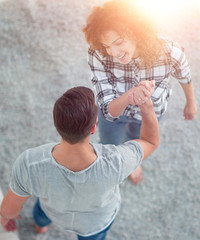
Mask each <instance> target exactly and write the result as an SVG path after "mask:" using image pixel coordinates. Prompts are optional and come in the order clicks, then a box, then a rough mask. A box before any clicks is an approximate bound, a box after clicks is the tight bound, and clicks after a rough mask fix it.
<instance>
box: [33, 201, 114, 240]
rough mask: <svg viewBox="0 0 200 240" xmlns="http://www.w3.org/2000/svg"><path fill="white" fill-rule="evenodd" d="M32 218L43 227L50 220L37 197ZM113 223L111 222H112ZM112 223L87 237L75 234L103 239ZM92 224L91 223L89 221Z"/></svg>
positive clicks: (92, 239)
mask: <svg viewBox="0 0 200 240" xmlns="http://www.w3.org/2000/svg"><path fill="white" fill-rule="evenodd" d="M33 218H34V220H35V223H36V224H37V225H38V226H39V227H45V226H48V225H49V224H50V223H51V222H52V221H51V220H50V219H49V218H48V217H47V215H46V214H45V212H44V211H43V210H42V208H41V205H40V201H39V199H37V201H36V203H35V205H34V207H33ZM112 223H113V222H112ZM112 223H111V224H110V225H109V226H108V227H107V228H106V229H104V230H103V231H101V232H99V233H97V234H94V235H92V236H89V237H82V236H79V235H77V237H78V240H104V239H105V237H106V234H107V231H108V230H109V228H110V227H111V225H112ZM91 224H92V223H91Z"/></svg>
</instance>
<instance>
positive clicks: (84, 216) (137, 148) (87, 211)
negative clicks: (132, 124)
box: [1, 81, 159, 240]
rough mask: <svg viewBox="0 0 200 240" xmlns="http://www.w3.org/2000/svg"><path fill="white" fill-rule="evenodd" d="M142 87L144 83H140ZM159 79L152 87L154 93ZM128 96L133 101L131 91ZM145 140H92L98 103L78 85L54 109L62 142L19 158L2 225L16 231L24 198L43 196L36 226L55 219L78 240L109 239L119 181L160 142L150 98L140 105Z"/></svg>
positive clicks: (39, 229)
mask: <svg viewBox="0 0 200 240" xmlns="http://www.w3.org/2000/svg"><path fill="white" fill-rule="evenodd" d="M138 88H140V89H141V88H142V87H138ZM153 88H154V81H153V83H152V84H151V85H150V86H149V92H150V93H152V91H153ZM128 101H129V102H130V103H131V102H133V101H134V96H129V99H128ZM140 109H141V113H142V126H141V136H140V139H136V140H134V141H132V140H131V141H129V142H126V143H124V144H121V145H119V146H114V145H102V144H91V143H90V135H91V134H94V133H95V131H96V127H97V122H98V118H97V113H98V108H97V105H96V103H95V97H94V94H93V92H92V91H91V90H90V89H89V88H86V87H75V88H72V89H70V90H68V91H67V92H66V93H64V94H63V96H61V97H60V98H59V99H58V100H57V101H56V103H55V105H54V109H53V118H54V125H55V127H56V129H57V131H58V133H59V134H60V136H61V141H60V143H51V144H46V145H41V146H39V147H36V148H33V149H28V150H26V151H25V152H23V153H22V154H21V155H20V156H19V157H18V159H17V160H16V161H15V163H14V166H13V172H12V176H11V182H10V188H9V190H8V193H7V194H6V196H5V198H4V200H3V203H2V206H1V224H2V226H3V227H4V229H6V230H7V231H12V230H15V228H16V226H15V220H14V219H15V218H17V217H18V216H19V214H20V212H21V210H22V207H23V205H24V203H25V201H26V200H27V199H28V198H29V197H30V196H31V195H34V196H36V197H37V198H38V200H37V202H36V204H35V206H34V210H33V217H34V220H35V223H36V231H37V232H39V233H42V232H45V231H46V230H47V229H48V225H49V224H50V223H51V221H53V222H54V223H55V224H57V225H59V226H60V227H61V228H62V229H63V230H70V231H73V232H75V233H76V234H77V236H78V239H79V240H81V239H85V240H92V239H93V240H94V239H96V240H97V239H98V240H99V239H105V237H106V233H107V230H108V229H109V228H110V226H111V225H112V223H113V221H114V219H115V217H116V215H117V213H118V211H119V208H120V193H119V184H120V183H121V182H122V181H123V180H124V179H125V178H127V177H128V175H129V174H130V173H131V172H132V171H133V170H134V169H135V168H136V167H138V165H139V164H141V162H142V160H143V159H145V158H146V157H147V156H148V155H149V154H151V153H152V152H153V151H154V150H155V149H156V148H157V147H158V145H159V127H158V121H157V117H156V115H155V113H154V110H153V104H152V101H151V99H150V98H148V100H147V101H146V102H145V103H143V104H141V105H140Z"/></svg>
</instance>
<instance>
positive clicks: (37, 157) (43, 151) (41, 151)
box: [17, 143, 56, 164]
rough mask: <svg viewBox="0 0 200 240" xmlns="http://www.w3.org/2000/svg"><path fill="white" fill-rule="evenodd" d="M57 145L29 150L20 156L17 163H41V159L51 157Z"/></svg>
mask: <svg viewBox="0 0 200 240" xmlns="http://www.w3.org/2000/svg"><path fill="white" fill-rule="evenodd" d="M55 145H56V143H48V144H43V145H39V146H36V147H33V148H28V149H26V150H25V151H24V152H22V153H21V154H20V155H19V157H18V159H17V161H18V162H22V161H24V162H27V163H29V164H31V163H33V162H37V161H41V159H45V158H47V157H48V156H49V155H50V153H51V151H52V149H53V147H54V146H55Z"/></svg>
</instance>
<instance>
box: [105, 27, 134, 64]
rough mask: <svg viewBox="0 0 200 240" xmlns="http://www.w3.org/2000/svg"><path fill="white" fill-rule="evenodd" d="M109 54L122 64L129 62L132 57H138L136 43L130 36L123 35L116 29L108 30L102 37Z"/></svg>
mask: <svg viewBox="0 0 200 240" xmlns="http://www.w3.org/2000/svg"><path fill="white" fill-rule="evenodd" d="M101 43H102V45H103V47H105V49H106V52H107V54H108V55H110V56H112V57H114V58H116V59H117V60H118V61H119V62H120V63H121V64H128V63H129V62H130V61H131V59H132V58H136V57H138V53H137V49H136V44H135V43H134V42H133V41H131V40H129V39H128V38H125V37H121V36H120V35H119V34H118V33H117V32H115V31H112V30H110V31H107V32H105V34H103V36H102V38H101Z"/></svg>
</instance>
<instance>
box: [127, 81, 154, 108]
mask: <svg viewBox="0 0 200 240" xmlns="http://www.w3.org/2000/svg"><path fill="white" fill-rule="evenodd" d="M154 87H155V80H152V81H141V82H140V83H139V84H138V85H137V87H134V88H131V89H130V90H129V91H130V92H129V95H128V101H129V104H131V105H138V106H140V105H142V104H144V103H145V102H146V101H148V100H149V99H150V97H151V95H152V93H153V92H154Z"/></svg>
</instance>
